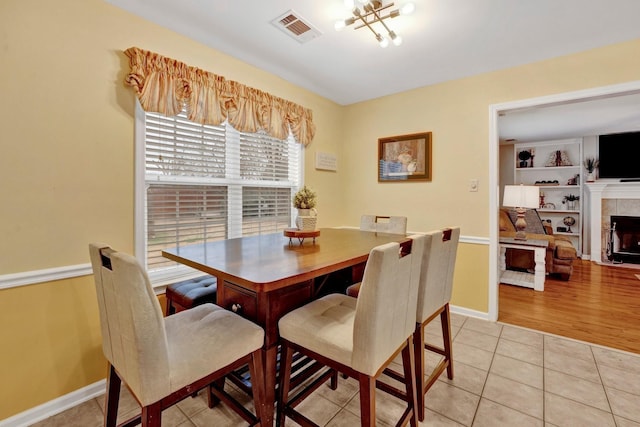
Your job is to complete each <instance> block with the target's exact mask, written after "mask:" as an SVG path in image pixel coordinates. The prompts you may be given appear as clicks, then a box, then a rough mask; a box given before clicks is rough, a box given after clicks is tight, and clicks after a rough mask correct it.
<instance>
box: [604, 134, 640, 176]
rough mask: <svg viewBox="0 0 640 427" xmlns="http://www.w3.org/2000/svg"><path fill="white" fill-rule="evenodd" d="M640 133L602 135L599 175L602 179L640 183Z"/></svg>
mask: <svg viewBox="0 0 640 427" xmlns="http://www.w3.org/2000/svg"><path fill="white" fill-rule="evenodd" d="M639 149H640V132H626V133H612V134H609V135H600V137H599V143H598V161H599V166H598V175H599V177H600V178H618V179H620V180H634V181H635V180H638V181H640V162H639V161H638V158H637V157H636V153H637V152H638V150H639Z"/></svg>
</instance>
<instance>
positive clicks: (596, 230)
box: [585, 179, 640, 263]
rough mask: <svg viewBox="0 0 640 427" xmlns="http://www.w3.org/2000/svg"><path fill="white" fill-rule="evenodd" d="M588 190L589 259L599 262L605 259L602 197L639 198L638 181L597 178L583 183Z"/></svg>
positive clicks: (639, 186)
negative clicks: (594, 180)
mask: <svg viewBox="0 0 640 427" xmlns="http://www.w3.org/2000/svg"><path fill="white" fill-rule="evenodd" d="M585 187H586V188H587V191H588V192H589V205H590V210H589V213H590V215H589V221H590V223H591V227H590V233H589V235H590V238H591V247H590V252H591V259H592V260H593V261H596V262H598V263H601V262H602V261H603V259H605V260H606V255H605V254H603V236H602V200H603V199H640V182H620V181H619V180H617V179H614V180H598V181H596V182H587V183H586V184H585Z"/></svg>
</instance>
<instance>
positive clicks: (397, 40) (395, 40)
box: [389, 31, 402, 46]
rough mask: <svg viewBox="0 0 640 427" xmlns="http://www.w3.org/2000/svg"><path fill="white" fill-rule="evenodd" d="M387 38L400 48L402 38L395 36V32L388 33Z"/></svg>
mask: <svg viewBox="0 0 640 427" xmlns="http://www.w3.org/2000/svg"><path fill="white" fill-rule="evenodd" d="M389 38H390V39H391V40H392V41H393V44H394V45H396V46H400V45H401V44H402V37H400V36H399V35H397V34H396V32H395V31H389Z"/></svg>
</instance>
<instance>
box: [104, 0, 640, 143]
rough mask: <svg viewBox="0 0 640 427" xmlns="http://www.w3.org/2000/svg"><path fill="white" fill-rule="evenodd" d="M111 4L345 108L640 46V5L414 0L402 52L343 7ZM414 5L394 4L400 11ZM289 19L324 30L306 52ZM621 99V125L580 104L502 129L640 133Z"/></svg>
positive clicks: (402, 30)
mask: <svg viewBox="0 0 640 427" xmlns="http://www.w3.org/2000/svg"><path fill="white" fill-rule="evenodd" d="M105 1H107V2H108V3H111V4H113V5H115V6H118V7H120V8H122V9H125V10H127V11H129V12H131V13H134V14H136V15H139V16H141V17H143V18H145V19H147V20H149V21H152V22H155V23H157V24H159V25H161V26H163V27H166V28H169V29H171V30H173V31H175V32H177V33H180V34H183V35H185V36H187V37H190V38H191V39H193V40H196V41H198V42H200V43H203V44H205V45H208V46H210V47H212V48H214V49H216V50H219V51H221V52H224V53H226V54H228V55H231V56H233V57H236V58H238V59H240V60H242V61H244V62H246V63H249V64H252V65H254V66H256V67H259V68H261V69H263V70H266V71H269V72H271V73H273V74H275V75H277V76H279V77H281V78H283V79H285V80H287V81H289V82H291V83H293V84H296V85H298V86H301V87H303V88H306V89H308V90H310V91H312V92H314V93H316V94H318V95H321V96H323V97H326V98H328V99H331V100H332V101H334V102H336V103H338V104H340V105H349V104H353V103H356V102H361V101H367V100H370V99H374V98H378V97H381V96H385V95H390V94H394V93H398V92H402V91H406V90H411V89H415V88H418V87H422V86H426V85H431V84H436V83H439V82H444V81H448V80H454V79H459V78H463V77H467V76H471V75H475V74H479V73H484V72H489V71H494V70H499V69H504V68H508V67H514V66H518V65H522V64H527V63H531V62H536V61H540V60H544V59H548V58H553V57H557V56H562V55H567V54H571V53H575V52H580V51H584V50H588V49H593V48H597V47H601V46H606V45H609V44H614V43H619V42H623V41H627V40H632V39H637V38H640V25H639V24H640V23H639V20H638V16H640V1H638V0H535V1H523V0H412V1H413V3H415V5H416V8H415V12H414V13H413V14H412V15H409V16H399V17H396V18H391V19H388V20H386V21H385V22H387V23H388V25H389V27H390V28H391V29H392V30H394V31H395V32H397V33H399V34H400V35H401V36H402V38H403V43H402V45H400V46H394V45H393V44H390V45H389V46H388V47H387V48H384V49H383V48H381V47H380V46H379V45H378V43H377V42H376V40H375V38H374V35H373V34H372V32H371V31H369V30H368V29H367V28H361V29H357V30H354V25H352V26H348V27H347V28H345V29H344V30H342V31H341V32H337V31H335V29H334V23H335V21H336V20H339V19H344V18H346V17H348V16H350V12H349V11H348V10H347V9H346V8H345V6H344V2H343V0H322V1H319V0H316V1H311V0H206V1H205V0H182V1H175V0H153V1H151V0H105ZM407 1H408V0H396V1H395V3H396V4H395V7H393V8H392V9H394V8H396V7H400V6H402V5H403V4H404V3H406V2H407ZM384 3H388V2H384ZM390 10H391V9H390ZM289 11H293V12H294V14H295V15H296V16H298V17H299V18H301V19H302V20H303V21H305V22H306V23H308V24H310V26H311V27H312V28H314V29H316V30H317V31H318V35H317V37H313V38H310V39H309V40H308V41H306V42H304V43H301V42H299V41H298V40H295V39H294V38H292V37H290V36H289V35H288V34H286V33H285V32H284V31H281V30H280V29H278V28H277V27H276V26H274V25H273V24H272V23H271V21H273V20H276V19H277V18H280V17H282V16H283V15H284V14H285V13H287V12H289ZM378 25H379V24H378ZM376 31H380V32H381V33H383V34H384V31H383V30H382V29H381V28H380V29H376ZM139 47H141V48H143V49H144V46H139ZM159 53H162V52H159ZM176 59H179V58H176ZM210 71H212V72H215V70H210ZM615 98H618V99H614V98H612V99H611V100H607V103H606V105H603V106H604V107H606V108H607V109H609V108H612V110H611V111H612V116H614V117H610V118H606V117H605V116H604V115H603V114H602V113H601V110H600V106H601V105H600V103H601V102H604V100H598V103H596V104H592V105H591V106H590V107H589V108H588V110H589V111H595V117H594V118H598V119H599V121H598V122H596V121H595V120H591V119H589V120H587V117H585V114H587V113H586V111H587V110H586V108H587V105H588V103H581V104H583V105H581V106H580V107H579V108H582V110H580V111H581V112H579V113H578V112H577V110H574V109H573V108H574V107H578V106H577V105H572V106H571V107H572V108H571V109H570V110H571V111H572V113H571V114H569V116H574V117H569V116H566V117H567V118H564V119H563V118H561V117H560V116H559V114H560V113H563V114H564V109H563V108H561V106H556V107H548V108H554V109H555V110H548V108H542V109H537V110H547V111H545V112H542V111H534V110H528V111H520V112H517V114H515V113H514V114H508V115H507V116H505V117H503V118H501V121H500V126H501V132H500V133H501V137H502V138H516V139H519V140H526V139H529V140H530V139H531V138H532V139H540V138H539V136H540V135H534V133H532V130H535V129H538V130H540V129H545V131H546V132H551V130H552V128H553V126H550V125H549V124H548V123H547V125H545V126H529V127H528V128H529V129H528V130H527V126H524V125H522V124H520V123H522V122H523V121H524V122H527V118H530V119H532V120H541V119H542V118H544V119H545V120H546V118H545V114H547V116H549V115H550V116H551V117H552V118H555V120H556V121H558V122H559V123H558V124H562V125H563V126H561V127H562V128H563V132H565V133H566V132H569V133H571V134H572V135H570V136H581V135H584V134H579V135H578V134H575V131H578V130H579V131H580V132H583V130H582V129H581V128H577V126H578V124H576V125H575V126H576V129H573V130H572V129H571V127H572V126H574V125H573V123H574V122H576V120H574V119H575V118H578V119H579V120H578V121H577V122H581V123H584V122H588V123H589V124H590V128H588V129H586V130H584V131H588V132H596V134H597V133H603V132H601V131H599V130H596V129H595V127H596V124H598V126H602V128H611V129H613V128H615V127H616V126H617V128H620V127H621V126H622V127H624V126H626V125H620V123H618V124H616V122H619V121H621V120H630V119H629V116H632V118H631V120H632V121H634V122H635V126H636V128H640V123H638V122H639V121H640V118H639V113H638V107H637V106H638V105H640V103H638V99H637V98H635V97H633V98H629V99H624V100H623V99H622V98H623V97H615ZM616 101H620V103H618V102H616ZM594 102H595V101H594ZM614 110H615V112H613V111H614ZM629 110H632V111H629ZM529 116H530V117H529ZM605 119H606V120H605ZM503 125H504V126H506V127H508V128H509V129H510V130H509V133H503V132H502V126H503ZM505 129H506V128H505ZM634 130H636V129H634ZM552 137H555V136H552Z"/></svg>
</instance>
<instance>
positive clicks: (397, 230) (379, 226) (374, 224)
mask: <svg viewBox="0 0 640 427" xmlns="http://www.w3.org/2000/svg"><path fill="white" fill-rule="evenodd" d="M360 230H364V231H377V232H379V233H390V234H407V217H406V216H379V215H362V217H360Z"/></svg>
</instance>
